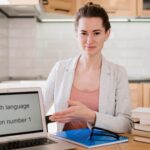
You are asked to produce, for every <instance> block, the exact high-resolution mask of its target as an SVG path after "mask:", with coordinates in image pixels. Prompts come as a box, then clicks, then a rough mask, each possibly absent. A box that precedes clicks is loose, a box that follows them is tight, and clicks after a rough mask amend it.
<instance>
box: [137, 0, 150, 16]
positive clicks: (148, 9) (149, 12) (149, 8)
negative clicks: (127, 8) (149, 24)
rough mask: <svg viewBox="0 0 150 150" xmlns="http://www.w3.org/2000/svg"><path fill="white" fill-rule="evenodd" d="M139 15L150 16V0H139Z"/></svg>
mask: <svg viewBox="0 0 150 150" xmlns="http://www.w3.org/2000/svg"><path fill="white" fill-rule="evenodd" d="M137 8H138V9H137V10H138V12H137V15H138V16H140V17H142V16H145V17H150V0H137Z"/></svg>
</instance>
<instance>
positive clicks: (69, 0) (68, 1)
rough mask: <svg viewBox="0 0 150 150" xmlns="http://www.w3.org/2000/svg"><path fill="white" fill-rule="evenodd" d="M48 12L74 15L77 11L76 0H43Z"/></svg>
mask: <svg viewBox="0 0 150 150" xmlns="http://www.w3.org/2000/svg"><path fill="white" fill-rule="evenodd" d="M43 8H44V10H45V11H46V12H55V13H60V14H67V15H73V14H74V13H75V9H76V0H43Z"/></svg>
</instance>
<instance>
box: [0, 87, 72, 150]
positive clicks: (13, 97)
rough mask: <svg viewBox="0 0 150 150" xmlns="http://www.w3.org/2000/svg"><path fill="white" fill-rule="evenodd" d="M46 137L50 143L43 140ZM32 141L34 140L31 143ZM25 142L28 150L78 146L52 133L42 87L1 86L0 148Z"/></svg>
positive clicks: (58, 149)
mask: <svg viewBox="0 0 150 150" xmlns="http://www.w3.org/2000/svg"><path fill="white" fill-rule="evenodd" d="M43 139H44V140H46V141H48V142H46V143H45V142H43ZM34 140H35V141H34ZM20 141H21V142H20ZM28 141H29V142H30V141H31V142H32V141H34V142H33V143H32V144H29V142H28ZM22 142H23V146H20V147H21V148H22V147H23V149H26V150H28V149H29V150H32V149H36V150H45V149H55V150H60V149H71V148H74V147H75V146H74V145H73V144H70V143H68V142H64V141H60V140H56V139H54V138H52V137H50V136H49V135H48V133H47V127H46V121H45V113H44V107H43V97H42V92H41V89H40V88H36V87H30V88H27V87H21V88H10V89H0V149H7V147H9V149H11V147H12V149H16V148H19V149H20V147H18V146H17V144H20V143H21V144H22ZM36 143H38V146H37V145H36ZM42 144H44V145H42ZM28 145H29V147H28ZM31 145H34V146H32V147H31ZM35 145H36V146H35ZM14 146H16V147H14ZM26 147H27V148H26Z"/></svg>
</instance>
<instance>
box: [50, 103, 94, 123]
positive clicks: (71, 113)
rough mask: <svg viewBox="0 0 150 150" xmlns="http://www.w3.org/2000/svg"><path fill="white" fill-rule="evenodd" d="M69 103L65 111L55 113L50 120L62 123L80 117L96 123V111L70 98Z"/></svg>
mask: <svg viewBox="0 0 150 150" xmlns="http://www.w3.org/2000/svg"><path fill="white" fill-rule="evenodd" d="M68 105H69V107H68V108H67V109H65V110H64V111H61V112H56V113H54V114H53V115H52V116H51V117H50V120H52V121H56V122H60V123H67V122H70V121H72V120H78V119H80V120H84V121H86V122H89V123H91V124H94V123H95V118H96V113H95V111H93V110H91V109H89V108H88V107H87V106H85V105H84V104H82V103H81V102H79V101H74V100H69V101H68Z"/></svg>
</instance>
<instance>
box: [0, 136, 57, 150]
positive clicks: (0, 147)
mask: <svg viewBox="0 0 150 150" xmlns="http://www.w3.org/2000/svg"><path fill="white" fill-rule="evenodd" d="M53 143H56V142H55V141H53V140H50V139H47V138H39V139H30V140H25V141H13V142H8V143H4V144H0V150H12V149H19V148H26V147H31V146H37V145H46V144H53Z"/></svg>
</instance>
